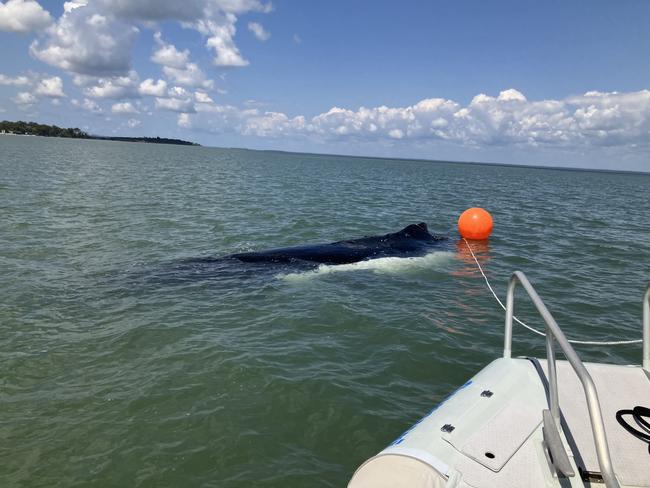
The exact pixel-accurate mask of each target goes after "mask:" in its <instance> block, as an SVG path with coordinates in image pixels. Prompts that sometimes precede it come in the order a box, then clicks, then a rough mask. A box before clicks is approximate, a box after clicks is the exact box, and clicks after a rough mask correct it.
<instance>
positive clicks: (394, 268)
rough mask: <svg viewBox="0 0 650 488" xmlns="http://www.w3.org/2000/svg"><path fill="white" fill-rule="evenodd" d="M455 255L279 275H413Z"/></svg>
mask: <svg viewBox="0 0 650 488" xmlns="http://www.w3.org/2000/svg"><path fill="white" fill-rule="evenodd" d="M453 257H454V253H453V252H449V251H436V252H432V253H429V254H427V255H426V256H421V257H410V258H396V257H390V258H377V259H370V260H368V261H359V262H357V263H350V264H321V265H320V266H318V268H316V269H314V270H311V271H302V272H300V273H287V274H279V275H277V278H278V279H281V280H285V281H302V280H309V279H313V278H318V277H322V276H326V275H330V274H334V273H350V272H352V271H371V272H373V273H377V274H401V273H412V272H416V271H419V270H425V269H435V268H440V267H441V265H444V264H447V263H449V262H450V261H452V260H453Z"/></svg>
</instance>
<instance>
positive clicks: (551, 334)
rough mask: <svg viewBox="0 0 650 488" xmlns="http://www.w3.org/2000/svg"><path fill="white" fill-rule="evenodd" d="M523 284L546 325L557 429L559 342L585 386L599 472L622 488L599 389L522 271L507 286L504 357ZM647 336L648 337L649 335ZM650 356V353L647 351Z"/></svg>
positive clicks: (612, 486) (648, 318)
mask: <svg viewBox="0 0 650 488" xmlns="http://www.w3.org/2000/svg"><path fill="white" fill-rule="evenodd" d="M518 282H519V283H521V285H522V286H523V287H524V289H525V290H526V293H528V296H529V297H530V299H531V300H532V302H533V304H534V305H535V308H537V311H538V312H539V313H540V315H541V316H542V318H543V319H544V322H545V323H546V362H547V365H548V376H549V386H550V404H551V405H550V407H551V415H552V417H553V420H554V422H555V424H556V427H557V429H558V430H561V424H560V404H559V401H558V391H557V371H556V367H555V343H556V342H557V343H558V344H559V346H560V348H561V349H562V352H563V353H564V356H565V357H566V359H567V361H568V362H569V364H571V366H572V367H573V370H574V371H575V372H576V374H577V375H578V379H579V380H580V383H581V384H582V388H583V389H584V391H585V398H586V400H587V409H588V410H589V418H590V420H591V431H592V433H593V436H594V442H595V445H596V454H597V456H598V464H599V465H600V471H601V474H602V476H603V481H605V486H607V488H619V484H618V481H617V479H616V476H615V475H614V469H613V468H612V460H611V457H610V455H609V446H608V444H607V435H606V434H605V425H604V423H603V415H602V412H601V410H600V402H599V401H598V392H597V391H596V386H595V385H594V381H593V380H592V379H591V375H590V374H589V372H588V371H587V368H585V365H584V364H583V363H582V361H581V360H580V358H579V357H578V355H577V354H576V352H575V350H574V349H573V347H572V346H571V344H570V343H569V341H568V340H567V338H566V337H565V336H564V333H563V332H562V329H560V326H559V325H557V322H556V321H555V319H554V318H553V316H552V315H551V312H549V311H548V309H547V308H546V305H544V302H543V301H542V299H541V298H540V297H539V295H538V294H537V292H536V291H535V289H534V288H533V285H531V284H530V281H528V278H526V275H524V273H522V272H521V271H515V272H514V273H513V274H512V277H511V278H510V282H509V283H508V295H507V302H506V329H505V341H504V346H503V357H504V358H510V357H512V319H513V317H514V307H515V286H516V285H517V283H518ZM649 302H650V288H648V291H646V295H645V299H644V363H645V358H646V352H648V351H647V348H648V334H650V303H649ZM646 333H647V334H646ZM648 353H650V352H648Z"/></svg>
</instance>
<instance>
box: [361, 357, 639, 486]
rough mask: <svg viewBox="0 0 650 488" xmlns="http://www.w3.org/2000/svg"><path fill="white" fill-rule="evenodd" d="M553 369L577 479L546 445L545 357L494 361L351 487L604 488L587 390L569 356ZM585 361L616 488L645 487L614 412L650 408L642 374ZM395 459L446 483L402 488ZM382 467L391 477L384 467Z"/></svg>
mask: <svg viewBox="0 0 650 488" xmlns="http://www.w3.org/2000/svg"><path fill="white" fill-rule="evenodd" d="M556 365H557V375H558V384H559V385H560V388H559V399H560V408H561V412H562V420H563V422H562V424H563V425H562V426H563V429H562V434H561V435H562V441H563V445H564V448H565V451H566V453H567V455H568V457H569V460H570V463H571V466H572V467H573V469H574V472H575V476H573V477H563V476H561V475H558V473H557V471H556V469H555V468H554V467H553V464H552V462H551V461H550V460H549V459H548V455H547V449H546V448H545V445H544V434H543V430H542V429H543V418H542V412H543V411H544V410H547V409H548V408H549V404H550V399H549V389H548V379H547V375H546V361H545V360H543V361H538V360H536V359H525V358H518V359H515V358H499V359H496V360H495V361H493V362H492V363H490V364H489V365H488V366H487V367H485V368H484V369H483V370H482V371H481V372H479V373H478V374H477V375H476V376H475V377H474V378H472V380H471V381H469V382H468V383H467V384H466V385H465V386H463V387H462V388H461V389H459V390H458V391H457V392H456V393H455V394H454V395H453V396H451V397H450V398H449V399H448V400H446V401H445V402H444V403H442V404H441V405H440V406H438V407H437V408H436V409H434V411H432V412H431V413H430V414H429V415H428V416H426V417H425V418H424V419H422V420H421V421H420V422H418V424H416V427H419V428H417V429H415V428H414V429H412V430H410V431H407V432H406V433H405V434H404V435H403V436H402V437H400V438H399V439H397V441H395V442H394V443H393V445H391V446H389V447H388V448H387V449H385V450H384V451H382V452H381V453H380V454H379V455H378V456H376V457H374V458H372V459H370V460H369V461H368V462H366V463H365V464H364V465H363V466H362V467H361V468H360V469H359V470H358V471H357V473H356V474H355V477H354V478H353V480H352V482H351V483H350V487H354V488H360V487H374V488H378V487H389V486H390V487H402V486H404V487H406V486H409V488H413V487H414V486H417V487H420V486H422V487H427V488H432V487H443V486H444V487H446V488H456V487H457V488H523V487H527V488H542V487H560V486H562V487H569V486H571V487H585V486H604V485H603V484H602V479H600V468H599V465H598V459H597V456H596V452H595V448H594V440H593V437H592V433H591V425H590V421H589V414H588V411H587V405H586V401H585V396H584V392H583V389H582V387H581V386H580V384H579V380H578V377H577V375H576V374H575V372H574V371H573V369H572V368H571V365H569V364H568V363H567V362H566V361H556ZM585 366H586V368H587V370H588V371H589V373H590V374H591V376H592V378H593V380H594V383H595V384H596V387H597V389H598V392H599V394H600V403H601V408H602V412H603V419H604V423H605V431H606V434H607V439H608V442H609V445H610V452H611V457H612V464H613V467H614V472H615V473H616V477H617V479H618V480H619V483H620V484H621V487H622V488H623V487H625V488H650V456H648V446H647V444H645V443H644V442H642V441H641V440H639V439H637V438H635V437H634V436H632V435H631V434H629V433H628V432H627V431H625V430H624V429H623V428H622V427H621V426H620V425H619V424H618V422H617V421H616V417H615V415H616V411H618V410H620V409H629V408H632V407H634V406H635V405H650V376H649V374H648V372H646V371H645V370H644V369H643V368H641V367H638V366H636V367H635V366H616V365H607V364H591V363H586V364H585ZM404 439H408V441H409V442H407V443H406V442H403V440H404ZM406 445H408V447H406ZM396 457H401V458H403V459H404V462H405V463H407V464H408V463H411V464H412V463H413V460H415V461H417V462H419V463H420V466H419V469H418V466H415V467H413V468H406V469H409V470H410V471H411V472H413V471H418V473H419V474H418V476H420V475H421V476H423V479H424V478H426V476H427V474H426V472H427V470H430V469H432V468H433V469H434V470H435V471H436V472H437V473H441V474H442V475H444V478H446V480H445V481H444V483H443V478H440V479H436V477H435V476H433V475H431V477H430V479H429V481H427V482H426V483H425V484H421V485H420V484H418V485H408V484H403V483H404V482H407V483H411V482H412V481H407V480H412V478H410V477H409V475H405V473H404V471H403V469H404V468H405V466H404V462H401V461H400V460H399V459H396ZM382 458H383V459H382ZM388 458H392V459H388ZM406 458H408V459H409V461H406ZM386 463H389V464H391V468H390V471H392V474H393V475H395V477H396V478H391V475H390V474H388V473H387V468H388V465H387V464H386ZM425 465H426V469H423V467H424V466H425ZM588 480H591V482H590V481H588Z"/></svg>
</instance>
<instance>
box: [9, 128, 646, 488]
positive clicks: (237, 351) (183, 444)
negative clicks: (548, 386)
mask: <svg viewBox="0 0 650 488" xmlns="http://www.w3.org/2000/svg"><path fill="white" fill-rule="evenodd" d="M649 195H650V176H644V175H631V174H630V175H625V174H608V173H591V172H574V171H558V170H546V169H544V170H541V169H525V168H515V167H498V166H485V165H462V164H451V163H428V162H414V161H400V160H375V159H362V158H346V157H334V156H313V155H300V154H281V153H270V152H251V151H244V150H222V149H210V148H193V147H176V146H159V145H140V144H129V143H115V142H100V141H73V140H60V139H44V138H34V137H14V136H3V137H0V359H1V361H0V364H1V376H0V385H1V388H0V438H1V439H2V441H1V442H0V486H3V487H5V486H21V487H72V486H84V487H86V486H88V487H94V486H102V487H124V486H143V487H145V486H146V487H154V486H155V487H178V486H215V487H227V488H234V487H252V486H264V487H283V488H285V487H316V486H318V487H321V486H322V487H341V486H344V485H345V483H346V482H347V481H348V479H349V478H350V476H351V475H352V473H353V471H354V469H355V468H356V467H357V466H358V465H359V464H360V463H361V462H362V461H363V460H365V459H366V458H367V457H369V456H371V455H373V454H374V453H376V452H377V451H379V450H381V449H382V448H383V447H384V446H385V445H387V444H388V443H390V442H391V441H392V440H393V439H395V438H396V437H398V436H399V435H400V434H401V433H402V432H403V431H404V430H405V429H406V428H408V427H409V426H410V425H411V424H412V423H414V422H415V421H416V420H417V419H419V418H420V417H421V416H422V415H423V414H425V413H426V412H428V411H429V410H430V409H431V407H432V406H433V405H434V404H436V403H437V402H438V401H440V400H441V399H442V398H443V397H444V396H445V395H446V394H447V393H449V392H450V390H452V389H454V388H455V387H457V386H458V385H460V384H462V383H463V382H464V381H465V380H467V379H468V378H469V377H471V376H472V375H473V374H474V373H476V372H477V371H478V369H480V368H481V367H483V366H484V365H486V364H487V363H488V362H489V361H491V360H492V359H494V358H495V357H497V356H499V355H500V354H501V353H502V337H503V312H502V311H501V310H500V309H499V308H498V306H497V305H496V304H495V302H494V300H493V298H492V296H491V295H490V294H489V292H488V291H487V289H486V288H485V284H484V282H483V281H482V278H481V276H480V275H479V274H478V272H477V270H476V268H475V265H474V264H473V261H471V258H470V257H469V255H468V253H467V251H466V249H465V248H464V247H463V245H460V244H459V245H458V246H457V247H456V244H455V242H456V239H457V235H456V231H455V222H456V220H457V218H458V215H459V213H460V212H461V211H462V210H464V209H465V208H467V207H470V206H483V207H485V208H487V209H488V210H489V211H490V212H491V213H492V214H493V216H494V219H495V224H496V225H495V231H494V234H493V237H492V238H491V240H490V242H489V245H488V246H479V247H477V252H478V253H479V256H480V259H481V260H482V262H483V265H484V267H485V269H486V272H487V273H488V275H489V277H490V279H491V281H492V283H493V284H494V285H495V288H496V290H497V293H498V294H500V295H501V296H502V297H503V296H504V294H505V285H506V282H507V279H508V277H509V275H510V273H511V272H512V271H513V270H515V269H520V270H523V271H524V272H526V273H527V274H528V276H529V278H530V279H531V281H532V282H533V284H534V285H536V287H537V289H538V291H539V292H540V294H541V296H542V297H543V298H544V299H545V301H546V303H547V305H548V306H549V308H550V309H551V311H552V312H553V313H554V315H555V317H556V319H557V321H558V322H559V324H560V325H561V326H562V327H563V329H564V331H565V332H566V333H567V335H568V336H570V337H573V338H590V339H594V340H596V339H603V340H605V339H622V338H639V337H640V335H641V296H642V293H643V287H644V285H645V283H646V282H647V281H648V280H649V279H650V206H649V205H648V203H649V202H648V196H649ZM420 221H425V222H427V223H428V224H429V227H430V229H431V230H432V231H433V232H436V233H441V234H446V235H449V236H451V237H453V238H454V241H453V245H452V246H451V251H441V252H437V253H433V254H431V255H429V256H426V257H424V258H420V259H410V260H380V261H377V262H374V263H371V264H368V263H363V264H361V265H350V266H343V267H322V268H319V269H318V270H316V271H312V272H304V271H303V272H298V271H295V272H294V270H290V269H278V268H276V269H260V268H259V267H246V266H245V265H242V266H241V267H240V268H239V269H233V268H232V267H231V268H223V267H220V266H218V265H214V264H213V265H209V264H204V265H194V264H189V262H190V261H188V260H190V259H193V258H199V257H209V256H220V255H225V254H229V253H233V252H238V251H243V250H252V249H262V248H268V247H274V246H281V245H291V244H300V243H307V242H327V241H332V240H339V239H343V238H351V237H358V236H363V235H368V234H376V233H386V232H392V231H397V230H399V229H400V228H402V227H404V226H405V225H407V224H409V223H415V222H420ZM520 303H522V304H523V303H524V300H521V301H520ZM517 314H518V315H519V316H520V317H522V318H523V319H525V320H527V321H528V322H529V323H531V324H533V325H537V326H540V327H541V323H540V320H538V319H537V317H536V316H535V315H534V314H533V313H531V311H530V307H526V306H523V305H522V306H521V307H519V308H518V312H517ZM513 345H514V354H515V355H526V354H529V355H532V354H543V346H544V344H543V340H540V339H539V338H537V337H536V336H532V335H531V334H530V333H529V332H527V331H525V330H523V329H522V328H520V327H519V326H515V334H514V344H513ZM578 352H579V353H580V354H581V355H582V356H583V358H585V359H587V360H589V359H590V360H599V361H600V360H606V361H610V362H615V363H639V362H640V358H641V348H640V346H639V345H637V346H624V347H610V348H597V347H584V346H583V347H580V348H578Z"/></svg>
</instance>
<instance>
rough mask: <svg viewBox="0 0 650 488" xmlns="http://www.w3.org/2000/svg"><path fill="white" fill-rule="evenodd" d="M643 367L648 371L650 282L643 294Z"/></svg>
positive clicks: (649, 359) (649, 353)
mask: <svg viewBox="0 0 650 488" xmlns="http://www.w3.org/2000/svg"><path fill="white" fill-rule="evenodd" d="M643 369H645V370H646V371H650V283H649V284H648V287H647V288H646V290H645V295H643Z"/></svg>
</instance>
